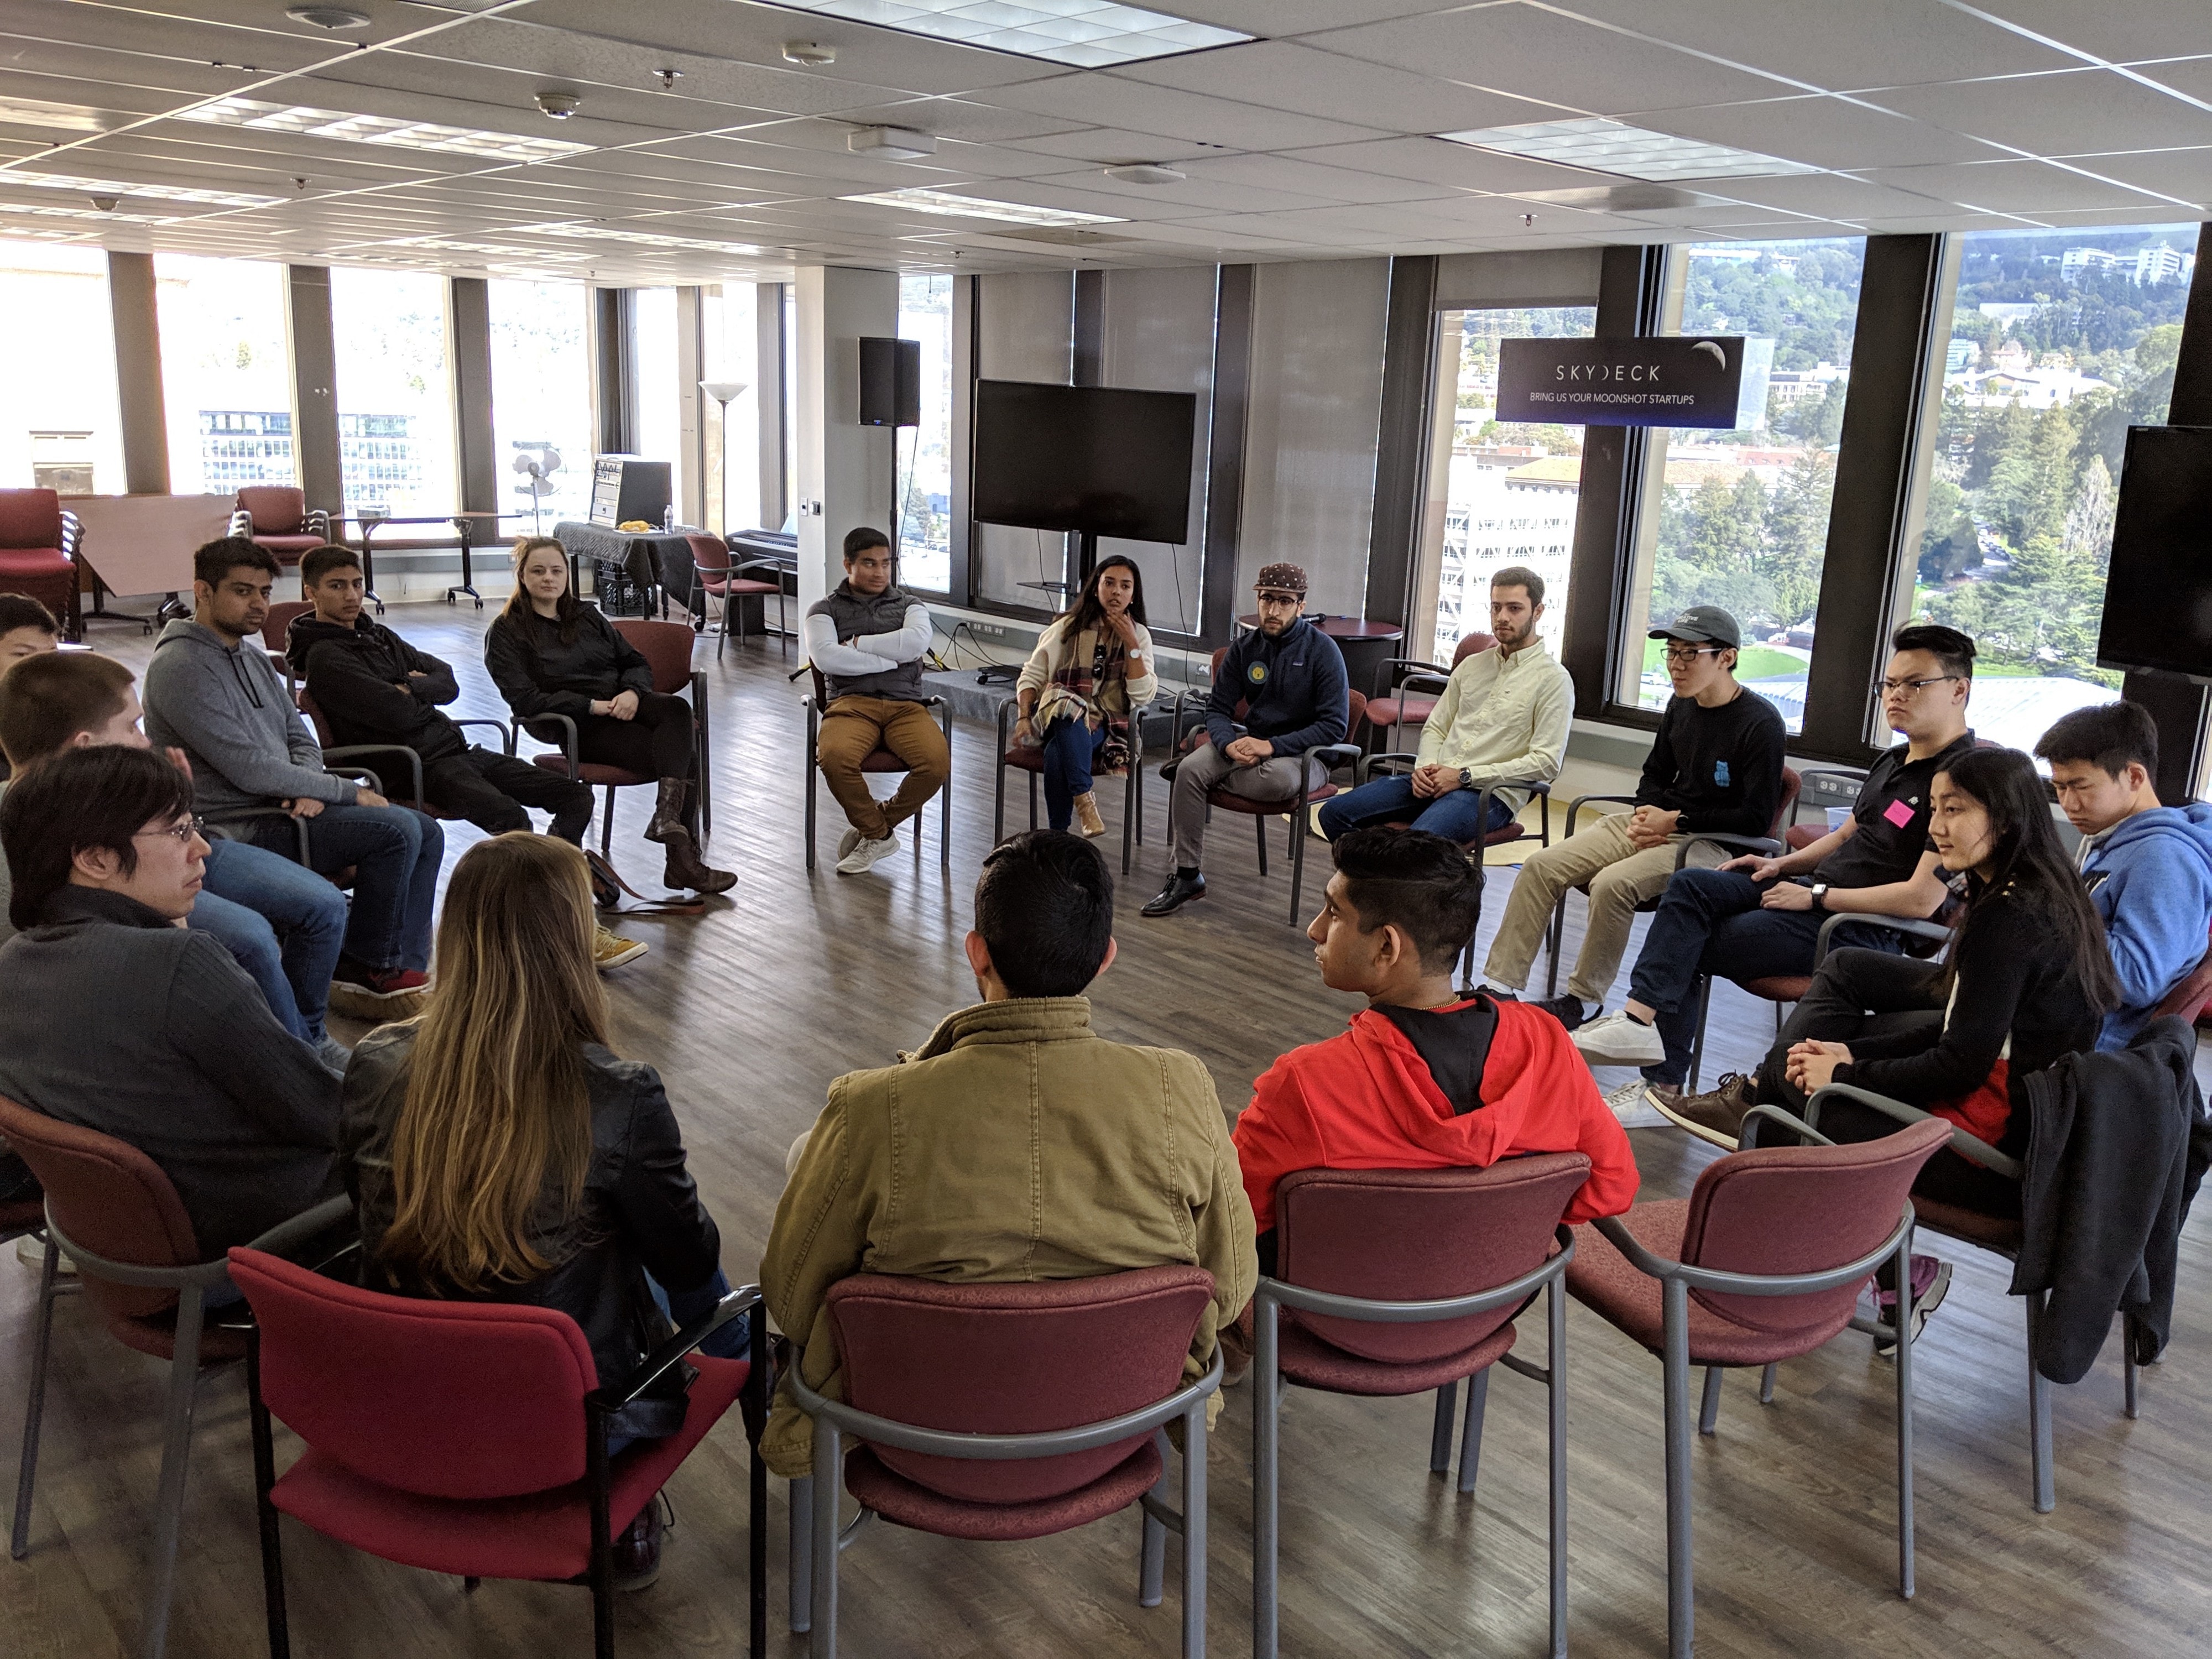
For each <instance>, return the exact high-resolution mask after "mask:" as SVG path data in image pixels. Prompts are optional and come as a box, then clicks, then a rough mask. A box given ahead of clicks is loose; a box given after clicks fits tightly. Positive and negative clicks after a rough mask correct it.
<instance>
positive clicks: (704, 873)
mask: <svg viewBox="0 0 2212 1659" xmlns="http://www.w3.org/2000/svg"><path fill="white" fill-rule="evenodd" d="M659 841H660V842H661V844H662V845H663V846H664V847H665V848H667V849H668V863H667V866H666V867H665V869H663V870H662V872H660V879H661V882H662V884H664V885H665V886H669V887H688V888H690V890H692V891H693V892H695V893H722V892H727V891H728V890H730V889H731V888H732V887H735V886H736V885H737V884H738V872H736V871H734V870H717V869H714V868H713V867H712V866H709V865H708V864H707V863H706V862H705V861H704V860H702V859H701V858H700V856H699V848H698V847H697V845H696V843H695V842H693V841H692V839H691V832H690V830H689V829H685V828H684V826H683V825H682V824H681V823H679V824H678V825H677V826H676V828H675V829H674V832H673V833H671V834H670V835H666V836H660V837H659Z"/></svg>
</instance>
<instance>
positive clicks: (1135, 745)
mask: <svg viewBox="0 0 2212 1659" xmlns="http://www.w3.org/2000/svg"><path fill="white" fill-rule="evenodd" d="M1020 713H1021V699H1020V698H1019V697H1018V696H1014V697H1008V698H1007V699H1006V701H1005V702H1002V703H1000V705H999V766H998V773H997V777H996V780H995V787H994V791H993V796H992V810H991V845H992V846H994V847H996V846H997V845H998V844H999V843H1000V842H1002V841H1004V840H1006V769H1007V768H1008V767H1010V766H1011V767H1012V768H1013V769H1015V770H1017V771H1019V772H1026V773H1028V774H1029V778H1030V829H1036V827H1037V780H1038V779H1039V778H1041V777H1042V776H1043V775H1044V745H1043V744H1042V743H1039V744H1037V745H1036V747H1035V748H1031V749H1023V748H1019V747H1018V746H1016V744H1015V743H1014V741H1013V730H1014V721H1015V720H1016V719H1017V717H1018V715H1019V714H1020ZM1144 770H1145V711H1144V710H1143V709H1141V708H1136V709H1132V710H1131V711H1130V713H1129V764H1128V767H1127V772H1126V778H1127V781H1126V785H1125V787H1124V788H1123V790H1122V805H1121V873H1122V874H1123V875H1125V876H1126V875H1127V874H1128V873H1129V859H1130V855H1131V854H1130V842H1131V838H1132V837H1134V839H1135V843H1136V845H1137V846H1139V847H1142V846H1143V845H1144V844H1145V789H1144ZM1099 775H1100V776H1102V777H1109V778H1110V777H1112V776H1113V773H1112V772H1110V771H1109V772H1103V773H1101V774H1099Z"/></svg>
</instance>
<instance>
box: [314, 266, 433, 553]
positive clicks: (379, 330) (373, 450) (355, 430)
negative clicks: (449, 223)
mask: <svg viewBox="0 0 2212 1659" xmlns="http://www.w3.org/2000/svg"><path fill="white" fill-rule="evenodd" d="M331 330H332V333H333V334H334V336H335V338H336V344H337V415H338V460H339V466H340V476H341V477H343V480H344V488H345V502H344V511H345V512H346V513H349V514H350V513H360V512H362V511H363V510H367V511H369V512H372V513H374V512H377V511H382V512H383V513H386V514H387V515H389V516H391V517H393V518H419V517H425V516H433V515H439V514H443V513H451V512H452V511H453V509H454V508H455V507H457V506H458V505H459V495H458V493H457V490H456V488H455V483H454V465H453V450H454V442H453V375H452V371H451V369H450V368H449V362H450V358H449V356H448V355H447V325H446V279H445V278H444V277H442V276H434V275H432V274H431V273H429V272H428V271H416V270H348V269H344V268H340V269H337V270H332V271H331ZM315 505H317V506H320V505H322V503H320V502H317V503H315Z"/></svg>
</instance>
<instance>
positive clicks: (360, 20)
mask: <svg viewBox="0 0 2212 1659" xmlns="http://www.w3.org/2000/svg"><path fill="white" fill-rule="evenodd" d="M284 15H285V16H287V17H289V18H290V19H291V20H292V21H294V22H295V23H312V24H313V25H314V26H315V27H317V28H319V29H365V28H367V27H368V13H367V12H365V11H356V10H354V9H352V8H351V7H350V6H294V7H291V8H290V9H288V10H287V11H286V12H285V14H284Z"/></svg>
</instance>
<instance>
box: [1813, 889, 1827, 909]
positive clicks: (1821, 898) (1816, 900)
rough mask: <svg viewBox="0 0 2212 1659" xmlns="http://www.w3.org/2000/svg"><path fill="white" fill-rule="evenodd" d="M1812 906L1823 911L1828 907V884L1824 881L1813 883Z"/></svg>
mask: <svg viewBox="0 0 2212 1659" xmlns="http://www.w3.org/2000/svg"><path fill="white" fill-rule="evenodd" d="M1813 908H1814V909H1815V910H1818V911H1821V912H1823V913H1825V912H1826V909H1827V908H1828V884H1827V883H1826V882H1825V881H1816V882H1814V884H1813Z"/></svg>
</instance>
